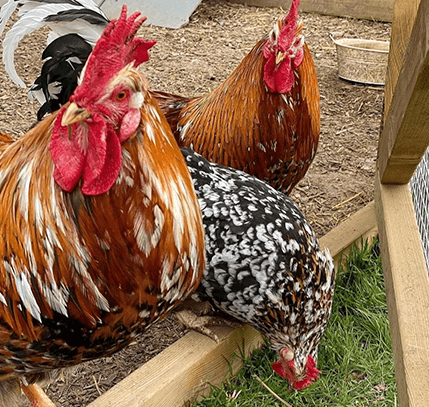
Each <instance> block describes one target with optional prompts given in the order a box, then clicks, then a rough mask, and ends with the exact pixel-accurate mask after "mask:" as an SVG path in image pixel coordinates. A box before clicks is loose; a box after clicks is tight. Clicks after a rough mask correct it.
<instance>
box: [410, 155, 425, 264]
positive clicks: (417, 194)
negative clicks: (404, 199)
mask: <svg viewBox="0 0 429 407" xmlns="http://www.w3.org/2000/svg"><path fill="white" fill-rule="evenodd" d="M410 188H411V194H412V196H413V202H414V210H415V212H416V218H417V225H418V226H419V230H420V235H421V240H422V246H423V251H424V253H425V259H426V268H427V269H428V270H429V216H428V208H429V148H428V149H427V150H426V153H425V155H424V157H423V159H422V160H421V161H420V164H419V166H418V167H417V169H416V171H415V172H414V175H413V178H411V182H410Z"/></svg>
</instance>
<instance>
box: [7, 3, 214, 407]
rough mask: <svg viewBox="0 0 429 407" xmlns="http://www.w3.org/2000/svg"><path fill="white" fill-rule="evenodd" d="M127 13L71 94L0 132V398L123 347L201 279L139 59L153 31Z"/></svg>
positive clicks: (184, 189) (188, 188) (195, 223)
mask: <svg viewBox="0 0 429 407" xmlns="http://www.w3.org/2000/svg"><path fill="white" fill-rule="evenodd" d="M138 15H139V13H135V14H133V15H131V16H130V17H128V18H127V15H126V8H125V6H124V8H123V10H122V13H121V16H120V18H119V19H118V20H117V21H115V20H113V21H112V22H111V23H110V25H109V26H108V27H107V28H106V30H105V31H104V33H103V34H102V36H101V37H100V39H99V41H98V42H97V44H96V45H95V47H94V50H93V52H92V54H91V57H90V58H89V60H88V62H87V64H86V70H85V73H84V75H83V78H82V82H81V84H80V85H79V86H78V87H77V88H76V90H75V92H74V94H73V96H72V97H71V100H70V104H68V105H66V106H64V107H63V108H62V109H61V110H60V111H59V112H58V113H57V114H53V115H50V116H48V117H47V118H46V119H44V120H43V121H42V122H41V123H40V124H38V125H37V126H36V127H34V128H33V129H32V130H30V131H29V132H28V133H26V134H25V135H24V136H22V137H21V138H19V139H18V140H16V141H12V139H11V138H10V137H8V136H7V135H6V134H3V133H2V134H0V146H1V148H0V203H1V204H0V210H1V211H2V213H3V216H2V222H1V224H0V231H1V238H0V239H1V244H0V254H1V256H2V259H3V260H2V262H1V264H0V405H7V406H8V407H9V406H10V405H11V401H10V400H9V399H8V397H9V396H13V394H12V393H13V390H14V389H15V387H16V386H17V383H18V381H19V380H21V381H22V382H23V383H28V384H31V383H33V382H34V381H38V380H39V379H42V378H44V377H45V376H49V375H50V372H54V371H57V370H58V369H61V368H64V367H67V366H71V365H75V364H78V363H81V362H83V361H86V360H90V359H94V358H99V357H102V356H108V355H111V354H113V353H114V352H116V351H118V350H120V349H122V348H123V347H124V346H126V345H127V344H129V343H130V342H131V341H132V340H133V338H134V337H135V336H136V335H137V334H139V333H140V332H142V331H143V330H145V329H146V328H147V327H149V326H150V325H151V324H152V323H153V322H154V321H156V320H158V319H160V318H162V317H164V316H165V315H166V314H167V313H169V312H170V311H171V310H172V309H173V308H175V307H176V306H177V305H178V304H179V303H181V301H182V300H184V299H185V298H186V297H187V296H188V295H189V294H190V293H191V292H192V291H194V290H195V289H196V288H197V286H198V284H199V282H200V279H201V276H202V273H203V269H204V266H205V255H204V252H205V250H204V230H203V225H202V219H201V212H200V209H199V205H198V201H197V197H196V195H195V192H194V189H193V186H192V180H191V178H190V175H189V172H188V170H187V167H186V164H185V161H184V159H183V156H182V155H181V152H180V150H179V148H178V147H177V145H176V143H175V141H174V138H173V135H172V133H171V130H170V127H169V125H168V123H167V122H166V120H165V118H164V117H163V115H162V112H161V111H160V109H159V107H158V105H157V104H156V102H155V101H154V100H153V98H152V97H151V95H150V93H149V92H148V88H147V83H146V81H145V79H144V78H143V77H142V76H141V74H140V73H138V72H137V70H136V67H137V66H138V65H140V64H141V63H142V62H144V61H145V60H147V58H148V52H147V51H148V49H149V48H150V47H151V46H152V45H153V43H154V42H146V41H144V40H143V39H140V38H135V34H136V32H137V30H138V28H139V27H140V26H141V24H142V23H143V21H144V18H138ZM2 403H3V404H2ZM42 405H43V404H42V403H41V404H40V406H42Z"/></svg>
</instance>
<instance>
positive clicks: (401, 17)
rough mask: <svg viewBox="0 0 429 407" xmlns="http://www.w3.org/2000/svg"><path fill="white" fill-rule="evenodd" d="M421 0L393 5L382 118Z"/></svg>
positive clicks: (387, 109) (390, 98)
mask: <svg viewBox="0 0 429 407" xmlns="http://www.w3.org/2000/svg"><path fill="white" fill-rule="evenodd" d="M420 2H421V0H396V1H395V2H394V7H393V24H392V31H391V41H390V51H389V62H388V68H387V76H386V84H385V87H384V92H385V104H384V114H385V116H384V119H385V118H386V115H387V113H388V111H389V109H390V105H391V103H392V97H393V94H394V91H395V87H396V84H397V82H398V78H399V73H400V71H401V69H402V65H403V63H404V57H405V51H406V49H407V45H408V40H409V38H410V35H411V30H412V28H413V26H414V21H415V19H416V16H417V11H418V8H419V5H420Z"/></svg>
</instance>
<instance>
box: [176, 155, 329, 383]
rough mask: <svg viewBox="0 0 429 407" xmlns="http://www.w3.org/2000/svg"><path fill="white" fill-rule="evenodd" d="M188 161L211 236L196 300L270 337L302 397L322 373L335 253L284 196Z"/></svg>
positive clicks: (281, 367) (280, 369)
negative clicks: (323, 245) (322, 344)
mask: <svg viewBox="0 0 429 407" xmlns="http://www.w3.org/2000/svg"><path fill="white" fill-rule="evenodd" d="M182 153H183V155H184V157H185V159H186V163H187V165H188V168H189V170H190V172H191V176H192V180H193V182H194V187H195V191H196V193H197V196H198V199H199V201H200V205H201V210H202V213H203V222H204V228H205V232H206V256H207V266H206V269H205V271H204V276H203V279H202V280H201V284H200V287H199V288H198V290H197V292H198V293H199V294H200V296H201V297H202V299H208V300H209V302H210V303H211V304H212V305H213V307H214V308H215V309H216V310H220V311H223V312H224V313H226V314H227V315H229V316H232V317H234V318H237V319H239V320H240V321H242V322H245V323H248V324H250V325H252V326H253V327H254V328H255V329H257V330H258V331H260V332H261V333H262V334H263V335H265V336H266V337H267V338H268V339H269V341H270V343H271V346H272V347H273V349H274V350H276V351H277V352H278V353H279V355H280V357H279V360H278V361H277V362H276V363H274V364H273V369H274V370H275V371H276V372H277V373H278V374H280V375H281V376H282V377H284V378H286V379H288V380H289V382H290V383H291V385H292V387H293V388H295V389H303V388H304V387H306V386H308V385H310V384H311V383H312V382H313V381H314V380H316V379H317V377H318V375H319V373H320V372H319V371H318V370H317V369H316V361H317V350H318V345H319V342H320V339H321V337H322V335H323V332H324V330H325V328H326V325H327V322H328V318H329V316H330V313H331V307H332V300H333V295H334V286H335V276H336V272H335V269H334V265H333V261H332V258H331V256H330V254H329V251H328V250H326V251H325V252H322V251H321V250H320V249H319V244H318V241H317V239H316V236H315V234H314V232H313V231H312V229H311V227H310V225H309V224H308V222H307V221H306V220H305V218H304V216H303V215H302V214H301V212H300V211H299V210H298V208H297V207H296V206H295V204H294V203H293V202H292V200H291V199H290V198H288V197H287V196H286V195H285V194H283V193H281V192H279V191H276V190H275V189H273V188H272V187H270V186H269V185H267V184H265V183H264V182H262V181H260V180H258V179H256V178H254V177H252V176H250V175H248V174H246V173H244V172H241V171H238V170H235V169H232V168H228V167H223V166H220V165H218V164H214V163H210V162H208V161H207V160H206V159H204V158H203V157H202V156H200V155H198V154H196V153H194V152H193V151H192V150H189V149H185V148H182ZM206 319H207V318H205V317H204V318H203V320H206ZM215 320H216V319H215Z"/></svg>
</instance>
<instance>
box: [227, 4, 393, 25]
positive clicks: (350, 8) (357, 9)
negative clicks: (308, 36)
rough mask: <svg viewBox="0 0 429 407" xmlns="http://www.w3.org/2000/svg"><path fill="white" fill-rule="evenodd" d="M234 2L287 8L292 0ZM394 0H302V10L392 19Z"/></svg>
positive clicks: (374, 18)
mask: <svg viewBox="0 0 429 407" xmlns="http://www.w3.org/2000/svg"><path fill="white" fill-rule="evenodd" d="M232 2H233V3H239V4H247V5H249V6H259V7H283V8H284V9H285V10H287V9H288V8H289V6H290V4H291V0H232ZM393 3H394V0H375V1H374V0H372V1H371V0H359V1H356V0H301V3H300V10H301V11H305V12H307V13H319V14H327V15H332V16H341V17H355V18H362V19H368V20H378V21H392V16H393Z"/></svg>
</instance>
